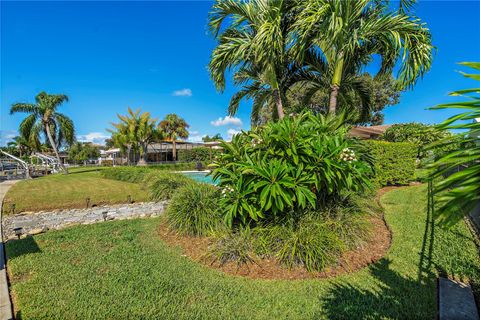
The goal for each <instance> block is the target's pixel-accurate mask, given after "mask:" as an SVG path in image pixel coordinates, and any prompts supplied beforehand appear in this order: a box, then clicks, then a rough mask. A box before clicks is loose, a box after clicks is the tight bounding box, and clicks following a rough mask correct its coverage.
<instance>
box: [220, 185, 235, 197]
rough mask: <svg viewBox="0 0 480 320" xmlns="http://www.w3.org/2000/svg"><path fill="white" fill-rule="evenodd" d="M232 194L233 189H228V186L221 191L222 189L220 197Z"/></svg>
mask: <svg viewBox="0 0 480 320" xmlns="http://www.w3.org/2000/svg"><path fill="white" fill-rule="evenodd" d="M231 192H233V188H232V187H230V186H225V187H224V188H223V189H222V195H223V196H224V197H225V196H226V195H227V193H231Z"/></svg>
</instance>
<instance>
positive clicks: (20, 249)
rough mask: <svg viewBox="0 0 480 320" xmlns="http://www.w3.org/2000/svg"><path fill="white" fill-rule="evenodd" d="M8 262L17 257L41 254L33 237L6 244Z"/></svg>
mask: <svg viewBox="0 0 480 320" xmlns="http://www.w3.org/2000/svg"><path fill="white" fill-rule="evenodd" d="M5 249H6V254H7V262H8V260H13V259H15V258H17V257H20V256H23V255H26V254H31V253H37V252H41V250H40V247H39V246H38V244H37V242H36V241H35V239H34V238H33V237H30V236H28V237H26V238H23V239H18V240H11V241H8V242H7V243H6V244H5Z"/></svg>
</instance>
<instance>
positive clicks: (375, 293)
mask: <svg viewBox="0 0 480 320" xmlns="http://www.w3.org/2000/svg"><path fill="white" fill-rule="evenodd" d="M390 264H391V261H390V260H389V259H385V258H384V259H381V260H380V261H379V262H378V263H376V264H374V265H371V266H370V267H369V269H370V272H371V274H372V275H373V276H374V278H375V279H376V280H379V281H380V283H378V282H377V281H374V280H372V283H370V284H368V283H367V284H364V285H362V286H356V285H352V284H348V283H347V284H343V283H337V284H335V285H334V287H333V289H331V291H330V293H329V294H328V295H327V299H325V300H324V301H322V309H323V311H324V312H325V313H326V316H327V318H328V319H365V318H368V319H370V318H373V319H379V318H389V319H429V318H430V319H431V318H433V316H434V314H432V310H435V306H436V301H435V300H436V299H435V291H434V289H435V278H432V277H431V276H430V275H429V274H426V276H425V277H424V278H423V280H422V281H417V280H416V279H412V278H407V277H405V276H402V275H401V274H399V273H398V272H396V271H394V270H391V269H390Z"/></svg>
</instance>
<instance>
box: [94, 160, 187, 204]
mask: <svg viewBox="0 0 480 320" xmlns="http://www.w3.org/2000/svg"><path fill="white" fill-rule="evenodd" d="M155 169H156V168H152V167H115V168H107V169H104V170H102V172H101V174H102V176H103V177H104V178H107V179H114V180H120V181H125V182H131V183H139V184H141V185H142V188H143V189H145V190H147V191H148V193H149V196H150V199H151V200H153V201H161V200H168V199H170V198H171V197H172V196H173V194H174V193H175V192H176V191H177V189H179V188H181V187H183V186H185V185H187V184H193V183H195V181H194V180H192V179H190V178H188V177H186V176H184V175H182V174H181V173H174V172H165V171H161V170H160V171H159V170H155Z"/></svg>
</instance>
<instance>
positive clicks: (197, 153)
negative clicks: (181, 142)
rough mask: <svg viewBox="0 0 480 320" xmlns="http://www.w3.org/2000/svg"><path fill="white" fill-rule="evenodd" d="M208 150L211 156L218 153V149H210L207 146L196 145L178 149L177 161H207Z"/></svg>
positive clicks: (208, 158) (208, 160) (208, 159)
mask: <svg viewBox="0 0 480 320" xmlns="http://www.w3.org/2000/svg"><path fill="white" fill-rule="evenodd" d="M210 152H211V156H212V160H213V158H214V157H215V156H216V155H217V154H218V153H219V151H218V150H215V149H212V150H210V148H207V147H196V148H192V149H186V150H183V149H182V150H178V152H177V157H178V160H179V161H186V162H196V161H207V162H210Z"/></svg>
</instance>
